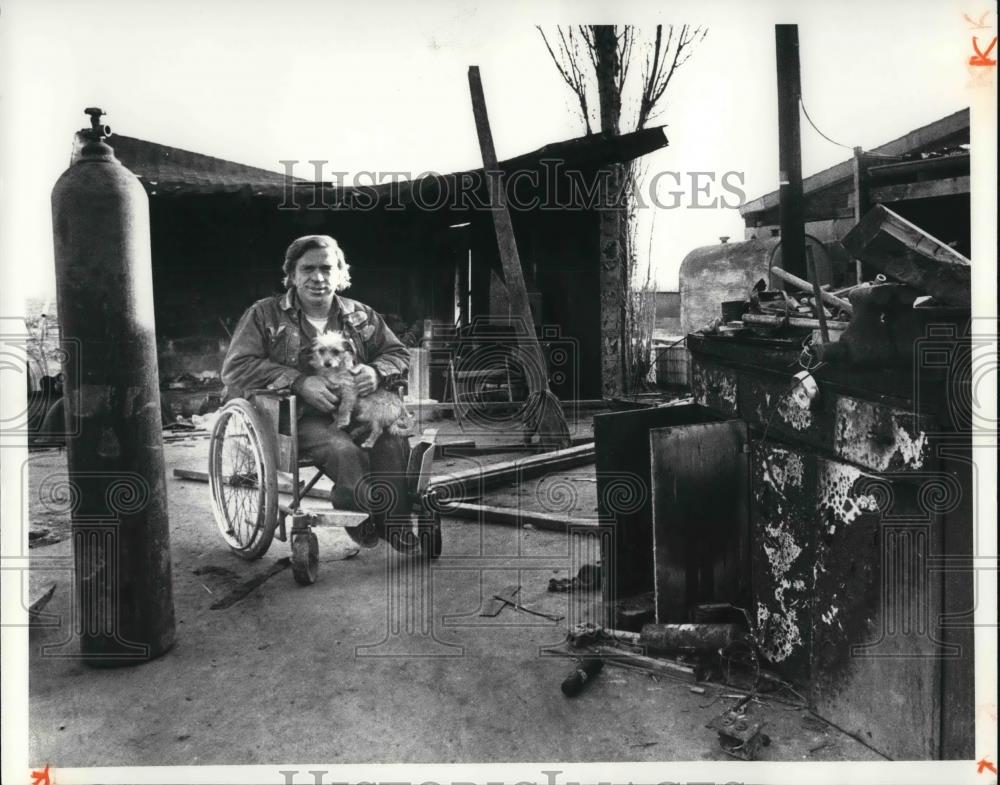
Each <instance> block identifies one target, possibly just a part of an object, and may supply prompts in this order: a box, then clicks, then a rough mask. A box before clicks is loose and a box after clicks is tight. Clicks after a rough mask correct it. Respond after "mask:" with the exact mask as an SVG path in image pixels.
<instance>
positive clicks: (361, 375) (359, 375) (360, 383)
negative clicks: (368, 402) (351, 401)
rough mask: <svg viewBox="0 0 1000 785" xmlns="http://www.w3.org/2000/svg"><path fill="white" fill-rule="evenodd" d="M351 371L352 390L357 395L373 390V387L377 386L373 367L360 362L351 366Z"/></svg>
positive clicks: (376, 375) (376, 377)
mask: <svg viewBox="0 0 1000 785" xmlns="http://www.w3.org/2000/svg"><path fill="white" fill-rule="evenodd" d="M351 373H353V374H354V391H355V392H356V393H357V394H358V395H368V394H369V393H373V392H375V388H376V387H378V374H377V373H376V372H375V369H374V368H372V367H371V366H370V365H364V364H363V363H362V364H360V365H355V366H354V367H353V368H351Z"/></svg>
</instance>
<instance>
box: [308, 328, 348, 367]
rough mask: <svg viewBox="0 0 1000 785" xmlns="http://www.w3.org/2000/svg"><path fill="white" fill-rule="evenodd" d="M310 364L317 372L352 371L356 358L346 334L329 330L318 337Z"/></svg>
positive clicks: (314, 343)
mask: <svg viewBox="0 0 1000 785" xmlns="http://www.w3.org/2000/svg"><path fill="white" fill-rule="evenodd" d="M309 363H310V365H312V367H313V368H315V369H316V370H317V371H330V370H336V371H339V370H350V368H351V366H352V365H353V364H354V358H353V357H352V355H351V349H350V345H349V344H348V343H347V339H346V338H345V337H344V334H343V333H342V332H339V331H337V330H328V331H327V332H325V333H323V334H322V335H319V336H317V337H316V340H315V341H313V345H312V356H311V357H310V359H309Z"/></svg>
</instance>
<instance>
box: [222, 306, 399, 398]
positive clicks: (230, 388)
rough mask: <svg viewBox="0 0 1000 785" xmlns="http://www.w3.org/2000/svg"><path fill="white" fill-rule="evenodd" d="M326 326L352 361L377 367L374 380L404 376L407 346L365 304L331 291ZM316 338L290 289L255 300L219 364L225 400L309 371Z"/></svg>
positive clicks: (285, 383)
mask: <svg viewBox="0 0 1000 785" xmlns="http://www.w3.org/2000/svg"><path fill="white" fill-rule="evenodd" d="M327 329H328V330H340V331H342V332H343V333H344V336H345V337H346V338H347V340H348V342H349V343H350V344H351V347H352V349H353V352H354V356H355V359H356V360H357V361H358V362H362V363H365V364H366V365H370V366H372V367H373V368H374V369H375V370H376V372H377V373H378V377H379V384H382V383H384V382H385V381H386V380H387V379H391V378H399V377H405V375H406V372H407V370H408V368H409V363H410V356H409V353H408V352H407V351H406V347H405V346H403V344H402V343H401V342H400V341H399V339H398V338H397V337H396V336H395V335H393V333H392V330H390V329H389V328H388V327H387V326H386V323H385V322H384V321H383V319H382V317H381V316H379V315H378V314H377V313H376V312H375V311H374V310H372V309H371V308H369V307H368V306H367V305H364V304H362V303H359V302H358V301H357V300H351V299H349V298H347V297H341V296H340V295H334V302H333V306H332V307H331V308H330V315H329V318H328V319H327ZM315 337H316V330H315V328H314V327H313V326H312V324H310V323H309V321H308V320H307V319H306V317H305V314H303V312H302V309H301V306H300V304H299V301H298V297H297V296H296V294H295V289H294V287H293V288H291V289H289V290H288V291H287V292H285V293H284V294H281V295H275V296H273V297H267V298H265V299H263V300H258V301H257V302H256V303H254V304H253V305H251V306H250V307H249V308H248V309H247V311H246V313H244V314H243V316H242V317H241V318H240V321H239V324H237V325H236V329H235V330H234V331H233V337H232V340H231V341H230V343H229V351H228V352H227V353H226V359H225V360H224V361H223V363H222V382H223V383H224V384H225V385H226V400H231V399H233V398H240V397H244V396H245V395H246V394H247V392H248V391H249V390H254V389H262V388H268V389H272V390H281V389H286V388H289V387H291V386H292V384H293V383H294V382H295V381H296V380H298V379H299V378H300V377H301V376H303V375H307V374H310V373H312V369H311V368H310V366H309V351H310V346H311V344H312V342H313V339H314V338H315Z"/></svg>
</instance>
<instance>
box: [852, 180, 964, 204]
mask: <svg viewBox="0 0 1000 785" xmlns="http://www.w3.org/2000/svg"><path fill="white" fill-rule="evenodd" d="M969 183H970V178H969V177H967V176H966V177H947V178H945V179H943V180H923V181H918V182H915V183H898V184H896V185H878V186H874V187H873V188H872V189H871V201H873V202H883V203H884V202H905V201H908V200H910V199H933V198H935V197H938V196H958V195H960V194H968V193H970V185H969Z"/></svg>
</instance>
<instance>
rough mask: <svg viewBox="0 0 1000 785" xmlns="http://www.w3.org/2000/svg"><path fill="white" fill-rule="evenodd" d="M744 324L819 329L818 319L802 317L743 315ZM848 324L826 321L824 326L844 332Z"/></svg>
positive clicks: (761, 314) (759, 314)
mask: <svg viewBox="0 0 1000 785" xmlns="http://www.w3.org/2000/svg"><path fill="white" fill-rule="evenodd" d="M740 321H742V322H743V323H744V324H750V325H754V324H757V325H761V326H764V327H781V326H782V325H785V324H787V325H788V326H789V327H809V328H811V329H813V330H818V329H819V319H810V318H808V317H804V316H788V317H785V316H771V315H770V314H764V313H745V314H743V316H741V317H740ZM848 324H850V322H839V321H828V322H827V323H826V326H827V328H828V329H830V330H846V329H847V325H848Z"/></svg>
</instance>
